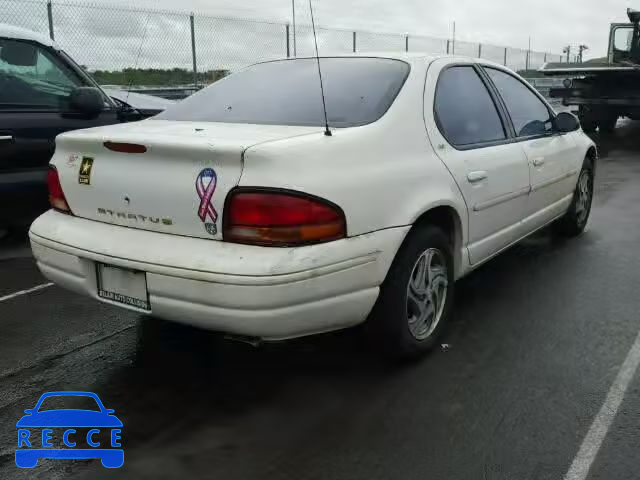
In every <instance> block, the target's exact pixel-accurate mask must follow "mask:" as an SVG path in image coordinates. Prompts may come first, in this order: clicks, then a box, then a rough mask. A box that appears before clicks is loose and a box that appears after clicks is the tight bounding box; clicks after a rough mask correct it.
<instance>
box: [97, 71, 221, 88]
mask: <svg viewBox="0 0 640 480" xmlns="http://www.w3.org/2000/svg"><path fill="white" fill-rule="evenodd" d="M90 73H91V75H92V76H93V78H94V79H95V80H96V82H98V83H99V84H100V85H145V86H164V85H192V84H193V72H192V71H190V70H187V69H184V68H171V69H161V68H125V69H122V70H95V71H92V72H90ZM229 73H230V72H229V70H222V69H219V70H207V71H204V72H198V84H201V85H208V84H210V83H213V82H215V81H217V80H220V79H221V78H224V77H226V76H227V75H229Z"/></svg>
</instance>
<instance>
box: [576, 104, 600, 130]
mask: <svg viewBox="0 0 640 480" xmlns="http://www.w3.org/2000/svg"><path fill="white" fill-rule="evenodd" d="M578 118H579V119H580V125H581V126H582V130H583V131H584V133H593V132H595V131H596V129H597V128H598V121H597V120H596V116H595V115H594V114H593V112H592V111H591V110H588V109H587V108H585V107H580V110H579V111H578Z"/></svg>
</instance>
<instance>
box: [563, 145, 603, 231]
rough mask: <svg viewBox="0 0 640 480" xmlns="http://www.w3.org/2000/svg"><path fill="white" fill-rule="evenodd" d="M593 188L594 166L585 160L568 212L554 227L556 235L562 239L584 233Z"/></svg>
mask: <svg viewBox="0 0 640 480" xmlns="http://www.w3.org/2000/svg"><path fill="white" fill-rule="evenodd" d="M593 186H594V165H593V161H592V160H591V159H590V158H586V159H585V161H584V164H583V165H582V170H581V171H580V175H579V176H578V182H577V184H576V189H575V191H574V192H573V200H572V201H571V205H570V206H569V210H567V213H565V214H564V216H563V217H562V218H560V220H558V221H557V222H556V223H555V225H554V227H555V231H556V233H557V234H559V235H560V236H563V237H576V236H578V235H580V234H581V233H582V232H584V229H585V227H586V226H587V223H588V221H589V215H590V214H591V205H592V203H593ZM585 189H586V191H585Z"/></svg>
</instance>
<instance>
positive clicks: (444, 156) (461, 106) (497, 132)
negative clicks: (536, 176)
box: [425, 59, 530, 264]
mask: <svg viewBox="0 0 640 480" xmlns="http://www.w3.org/2000/svg"><path fill="white" fill-rule="evenodd" d="M425 92H426V93H425V95H426V97H425V109H426V110H427V111H426V112H425V120H426V125H427V130H428V133H429V137H430V139H431V141H432V143H433V145H434V147H435V151H436V153H437V155H438V156H439V157H440V159H441V160H442V162H443V163H444V164H445V165H446V167H447V169H448V170H449V171H450V172H451V174H452V175H453V177H454V178H455V180H456V182H457V184H458V186H459V188H460V190H461V192H462V195H463V196H464V199H465V201H466V204H467V209H468V211H469V243H468V249H469V257H470V261H471V263H472V264H476V263H479V262H481V261H483V260H484V259H486V258H488V257H489V256H491V255H493V254H495V253H496V252H498V251H500V250H501V249H502V248H504V247H506V246H508V245H509V244H511V243H513V242H514V241H516V240H517V239H518V238H520V236H521V220H522V218H523V217H524V215H525V212H526V208H527V195H528V193H529V189H530V184H529V168H528V165H527V159H526V157H525V155H524V152H523V151H522V148H521V147H520V146H519V145H517V144H515V143H513V139H512V138H511V132H510V130H509V129H508V128H507V125H506V120H505V115H504V112H503V111H502V110H501V107H500V105H499V104H498V103H497V100H496V96H495V93H494V92H492V91H490V90H489V89H488V88H487V81H486V79H485V78H484V77H483V75H482V74H481V71H480V69H479V68H478V67H477V66H475V65H473V64H450V60H446V59H443V60H437V61H435V62H434V63H432V64H431V66H430V67H429V73H428V76H427V88H426V90H425Z"/></svg>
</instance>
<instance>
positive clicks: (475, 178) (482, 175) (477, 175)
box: [467, 171, 489, 183]
mask: <svg viewBox="0 0 640 480" xmlns="http://www.w3.org/2000/svg"><path fill="white" fill-rule="evenodd" d="M488 177H489V174H488V173H487V172H485V171H480V172H470V173H469V175H467V180H469V183H478V182H481V181H482V180H486V179H487V178H488Z"/></svg>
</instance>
